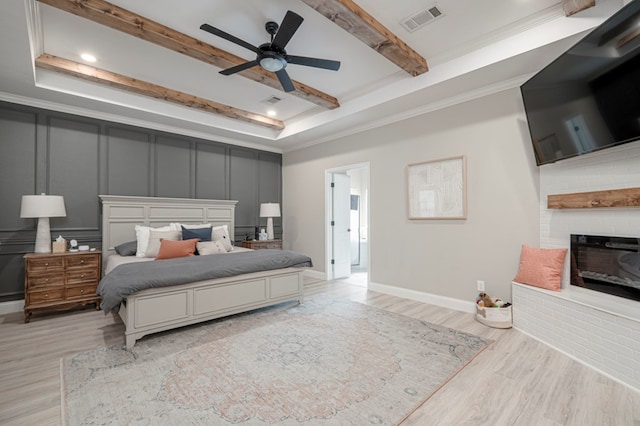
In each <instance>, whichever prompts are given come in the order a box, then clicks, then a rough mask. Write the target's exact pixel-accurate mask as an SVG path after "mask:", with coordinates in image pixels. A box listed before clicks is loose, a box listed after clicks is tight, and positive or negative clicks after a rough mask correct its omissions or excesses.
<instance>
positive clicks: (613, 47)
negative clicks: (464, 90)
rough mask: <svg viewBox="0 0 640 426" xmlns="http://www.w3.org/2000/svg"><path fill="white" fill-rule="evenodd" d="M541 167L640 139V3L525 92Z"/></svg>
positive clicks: (550, 68) (595, 33)
mask: <svg viewBox="0 0 640 426" xmlns="http://www.w3.org/2000/svg"><path fill="white" fill-rule="evenodd" d="M520 90H521V93H522V99H523V101H524V106H525V111H526V116H527V121H528V123H529V132H530V134H531V140H532V142H533V149H534V153H535V156H536V162H537V164H538V165H539V166H540V165H542V164H548V163H554V162H556V161H558V160H563V159H566V158H571V157H575V156H578V155H583V154H587V153H590V152H593V151H598V150H601V149H604V148H609V147H612V146H616V145H620V144H623V143H628V142H633V141H636V140H639V139H640V1H638V0H635V1H632V2H631V3H629V4H627V5H626V6H625V7H623V8H622V9H620V10H619V11H618V12H617V13H616V14H614V15H613V16H612V17H610V18H609V19H608V20H607V21H605V22H604V23H603V24H601V25H600V26H598V27H597V28H596V29H594V30H593V31H591V32H590V33H589V34H588V35H587V36H585V37H584V38H583V39H582V40H580V41H579V42H578V43H576V44H575V45H574V46H573V47H572V48H571V49H569V50H568V51H567V52H565V53H564V54H562V55H561V56H560V57H558V58H557V59H556V60H555V61H553V62H552V63H551V64H549V65H548V66H547V67H545V68H544V69H543V70H542V71H540V72H539V73H537V74H536V75H534V76H533V77H532V78H531V79H529V80H528V81H526V82H525V83H524V84H523V85H522V86H521V87H520Z"/></svg>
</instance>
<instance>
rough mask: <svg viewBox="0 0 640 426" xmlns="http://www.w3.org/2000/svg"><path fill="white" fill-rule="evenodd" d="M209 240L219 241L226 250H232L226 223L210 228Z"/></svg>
mask: <svg viewBox="0 0 640 426" xmlns="http://www.w3.org/2000/svg"><path fill="white" fill-rule="evenodd" d="M211 240H212V241H221V242H222V244H223V245H224V248H225V249H226V250H227V251H231V250H233V244H231V238H230V237H229V229H228V228H227V225H222V226H214V227H213V228H211Z"/></svg>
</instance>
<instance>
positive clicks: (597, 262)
mask: <svg viewBox="0 0 640 426" xmlns="http://www.w3.org/2000/svg"><path fill="white" fill-rule="evenodd" d="M570 260H571V285H575V286H578V287H584V288H588V289H590V290H594V291H600V292H603V293H608V294H612V295H615V296H619V297H624V298H626V299H631V300H637V301H640V238H629V237H607V236H598V235H573V234H572V235H571V259H570Z"/></svg>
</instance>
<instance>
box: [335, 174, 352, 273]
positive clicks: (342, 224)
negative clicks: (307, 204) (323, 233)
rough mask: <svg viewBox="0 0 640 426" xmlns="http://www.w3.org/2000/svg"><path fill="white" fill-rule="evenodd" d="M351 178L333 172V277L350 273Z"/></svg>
mask: <svg viewBox="0 0 640 426" xmlns="http://www.w3.org/2000/svg"><path fill="white" fill-rule="evenodd" d="M350 184H351V178H350V177H349V176H347V175H343V174H338V173H334V174H333V186H332V188H331V193H332V203H331V204H332V206H333V212H332V215H333V218H332V227H331V229H332V234H333V238H332V239H333V256H332V259H333V278H334V279H335V278H344V277H348V276H349V275H351V241H350V238H351V237H350V229H349V226H350V225H349V224H350V221H351V195H350V189H351V188H350Z"/></svg>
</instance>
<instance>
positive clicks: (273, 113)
mask: <svg viewBox="0 0 640 426" xmlns="http://www.w3.org/2000/svg"><path fill="white" fill-rule="evenodd" d="M267 115H268V116H269V117H275V116H276V112H275V110H272V109H270V110H269V111H267Z"/></svg>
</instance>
